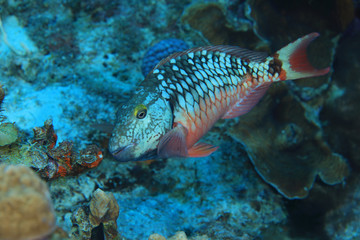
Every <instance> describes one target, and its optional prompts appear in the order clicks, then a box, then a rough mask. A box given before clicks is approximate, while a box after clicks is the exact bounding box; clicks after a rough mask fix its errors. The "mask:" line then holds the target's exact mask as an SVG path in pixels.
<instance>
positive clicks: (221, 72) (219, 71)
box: [215, 68, 225, 75]
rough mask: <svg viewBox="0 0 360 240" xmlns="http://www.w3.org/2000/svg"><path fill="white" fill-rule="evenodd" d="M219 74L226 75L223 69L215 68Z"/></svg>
mask: <svg viewBox="0 0 360 240" xmlns="http://www.w3.org/2000/svg"><path fill="white" fill-rule="evenodd" d="M215 70H216V72H217V74H220V75H225V74H224V72H223V71H221V69H220V68H215Z"/></svg>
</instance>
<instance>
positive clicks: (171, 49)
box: [141, 38, 189, 76]
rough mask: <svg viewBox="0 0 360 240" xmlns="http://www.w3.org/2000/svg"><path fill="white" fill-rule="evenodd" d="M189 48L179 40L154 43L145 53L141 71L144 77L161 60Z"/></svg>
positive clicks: (171, 39) (170, 39) (173, 39)
mask: <svg viewBox="0 0 360 240" xmlns="http://www.w3.org/2000/svg"><path fill="white" fill-rule="evenodd" d="M188 48H189V46H188V45H187V44H186V43H185V42H184V41H182V40H180V39H175V38H169V39H165V40H162V41H160V42H158V43H156V44H155V45H154V46H152V47H151V48H149V50H148V51H147V52H146V54H145V56H144V58H143V63H142V65H141V71H142V73H143V75H144V76H146V75H147V74H148V73H149V72H150V71H151V70H152V69H153V68H154V67H155V66H156V64H158V63H159V62H160V61H161V60H162V59H163V58H166V57H167V56H169V55H171V54H173V53H176V52H181V51H184V50H186V49H188Z"/></svg>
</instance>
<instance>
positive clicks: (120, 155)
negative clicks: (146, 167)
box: [110, 144, 134, 161]
mask: <svg viewBox="0 0 360 240" xmlns="http://www.w3.org/2000/svg"><path fill="white" fill-rule="evenodd" d="M132 146H134V144H129V145H126V146H123V147H119V148H117V149H115V150H114V151H111V152H110V153H111V154H112V155H113V156H114V157H115V158H116V159H117V160H120V161H128V160H127V159H128V158H129V154H130V152H129V151H128V150H129V149H130V147H132Z"/></svg>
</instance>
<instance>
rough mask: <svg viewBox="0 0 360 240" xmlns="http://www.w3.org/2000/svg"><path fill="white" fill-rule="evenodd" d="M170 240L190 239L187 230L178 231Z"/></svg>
mask: <svg viewBox="0 0 360 240" xmlns="http://www.w3.org/2000/svg"><path fill="white" fill-rule="evenodd" d="M169 240H188V238H187V236H186V234H185V232H183V231H180V232H176V233H175V235H174V236H172V237H170V238H169Z"/></svg>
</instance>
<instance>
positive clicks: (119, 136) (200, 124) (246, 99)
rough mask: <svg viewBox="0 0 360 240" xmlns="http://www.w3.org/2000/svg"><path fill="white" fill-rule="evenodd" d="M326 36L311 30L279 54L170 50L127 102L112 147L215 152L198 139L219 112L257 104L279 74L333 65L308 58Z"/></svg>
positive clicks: (289, 76) (227, 114)
mask: <svg viewBox="0 0 360 240" xmlns="http://www.w3.org/2000/svg"><path fill="white" fill-rule="evenodd" d="M318 36H319V34H318V33H311V34H308V35H306V36H304V37H302V38H299V39H297V40H296V41H294V42H292V43H290V44H288V45H287V46H285V47H284V48H282V49H280V50H279V51H277V52H276V53H275V54H273V55H272V56H268V55H267V54H265V53H259V52H254V51H250V50H247V49H243V48H240V47H236V46H223V45H222V46H206V47H196V48H192V49H189V50H186V51H183V52H177V53H174V54H172V55H170V56H169V57H167V58H165V59H163V60H162V61H161V62H160V63H158V64H157V66H155V67H154V69H152V71H151V72H150V73H149V74H148V75H147V76H146V78H145V80H144V81H143V82H142V83H141V84H140V85H139V86H138V88H137V89H136V90H135V94H134V96H133V97H132V98H131V99H130V100H129V101H128V102H127V103H126V104H124V105H122V106H120V108H119V110H118V113H117V120H116V121H117V122H116V125H115V128H114V130H113V133H112V137H111V139H110V143H109V150H110V152H111V153H112V155H113V156H114V157H115V158H116V159H117V160H120V161H139V160H149V159H156V158H168V157H204V156H208V155H210V154H211V153H213V152H214V151H216V149H217V147H215V146H213V145H211V144H207V143H203V142H198V141H199V140H200V139H201V137H202V136H203V135H204V134H206V133H207V132H208V131H209V130H210V129H211V127H212V126H213V125H214V124H215V123H216V122H217V121H218V120H219V119H228V118H235V117H238V116H241V115H243V114H245V113H247V112H249V111H250V110H251V109H252V108H253V107H254V106H255V105H256V104H257V103H258V102H259V100H260V99H261V97H262V96H263V95H264V94H265V92H266V90H267V89H268V88H269V86H270V85H271V83H273V82H278V81H284V80H293V79H299V78H307V77H314V76H320V75H324V74H327V73H328V72H329V70H330V68H329V67H327V68H324V69H316V68H314V67H313V66H312V65H311V64H310V62H309V60H308V58H307V53H306V49H307V46H308V45H309V44H310V42H311V41H313V40H314V39H315V38H316V37H318Z"/></svg>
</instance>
